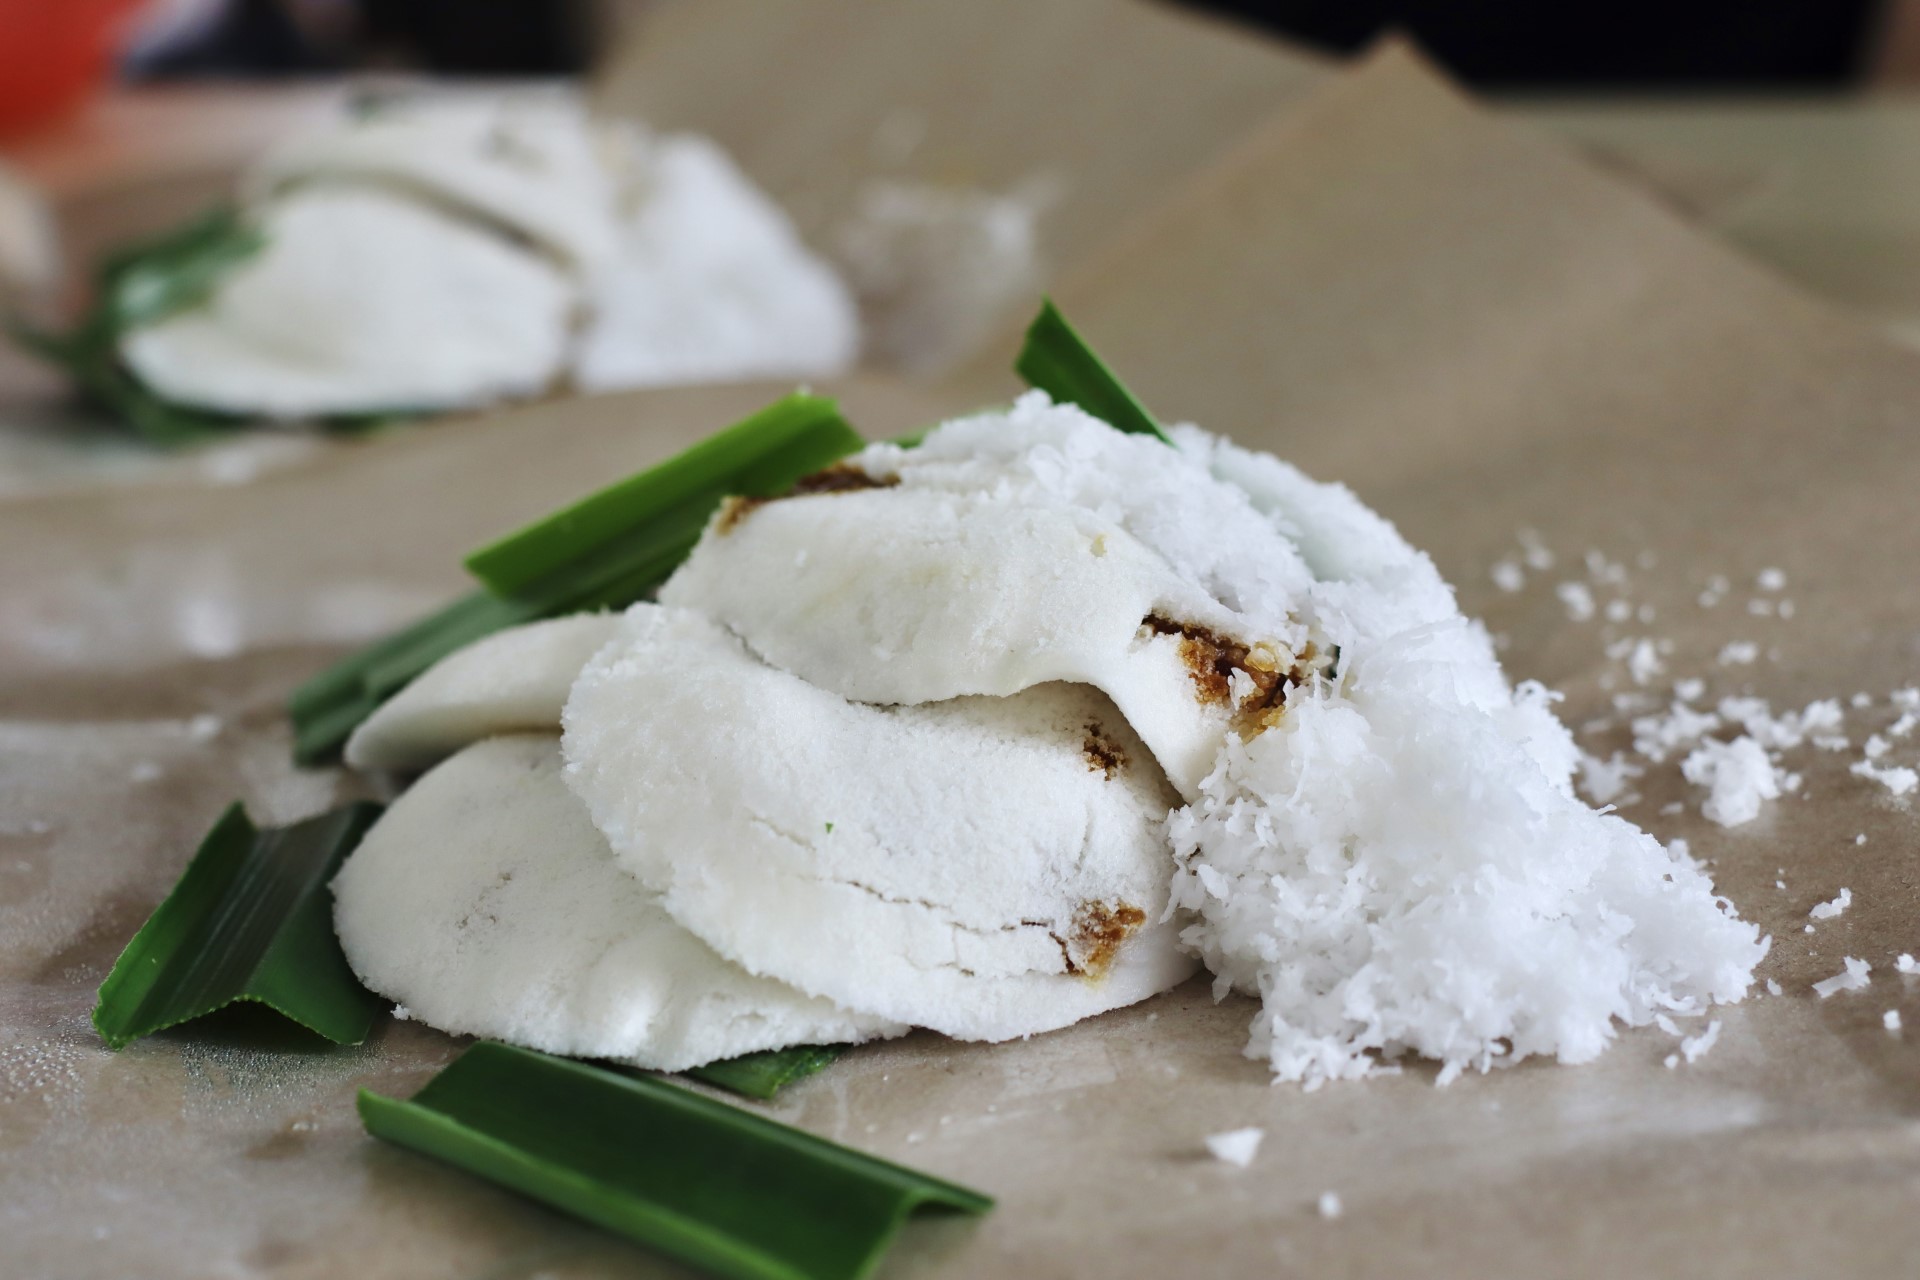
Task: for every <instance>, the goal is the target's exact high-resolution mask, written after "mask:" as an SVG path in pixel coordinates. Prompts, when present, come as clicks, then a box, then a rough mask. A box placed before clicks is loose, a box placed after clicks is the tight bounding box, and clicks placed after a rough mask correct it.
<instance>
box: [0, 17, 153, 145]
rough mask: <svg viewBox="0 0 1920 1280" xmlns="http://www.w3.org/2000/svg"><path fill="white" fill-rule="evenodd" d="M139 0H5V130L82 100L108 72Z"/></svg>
mask: <svg viewBox="0 0 1920 1280" xmlns="http://www.w3.org/2000/svg"><path fill="white" fill-rule="evenodd" d="M141 3H142V0H0V137H7V136H12V135H16V134H20V133H25V132H26V131H28V130H29V129H33V128H35V127H37V126H39V125H42V124H45V123H47V122H48V121H51V120H56V119H58V118H59V117H61V116H63V115H65V114H66V113H67V112H69V111H71V110H72V109H73V108H75V107H77V106H79V105H80V103H81V102H83V101H85V100H86V98H87V97H88V96H89V95H90V94H91V93H92V92H93V90H94V89H95V88H97V87H98V86H99V84H100V82H101V81H102V80H104V79H106V76H107V73H108V72H109V71H110V70H112V67H113V60H114V56H115V55H116V54H117V53H118V52H119V50H120V40H121V37H122V35H123V34H124V31H125V28H126V25H127V20H128V19H129V18H130V17H132V16H133V13H134V11H135V10H137V9H138V8H140V6H141Z"/></svg>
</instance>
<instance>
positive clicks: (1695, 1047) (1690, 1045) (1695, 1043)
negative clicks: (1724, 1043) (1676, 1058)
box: [1680, 1018, 1720, 1066]
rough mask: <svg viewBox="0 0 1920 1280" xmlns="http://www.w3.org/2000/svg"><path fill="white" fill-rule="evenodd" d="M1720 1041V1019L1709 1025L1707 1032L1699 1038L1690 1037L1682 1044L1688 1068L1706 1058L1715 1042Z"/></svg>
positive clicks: (1681, 1049)
mask: <svg viewBox="0 0 1920 1280" xmlns="http://www.w3.org/2000/svg"><path fill="white" fill-rule="evenodd" d="M1719 1039H1720V1019H1718V1018H1715V1019H1714V1020H1713V1021H1712V1022H1709V1023H1708V1024H1707V1029H1706V1030H1705V1031H1702V1032H1701V1033H1700V1034H1699V1035H1697V1036H1688V1037H1687V1038H1686V1039H1685V1040H1682V1041H1681V1042H1680V1053H1681V1056H1683V1057H1685V1058H1686V1060H1687V1065H1688V1066H1692V1065H1693V1064H1694V1063H1696V1062H1698V1061H1700V1059H1702V1058H1704V1057H1706V1056H1707V1050H1709V1049H1711V1048H1713V1046H1714V1044H1715V1042H1716V1041H1718V1040H1719Z"/></svg>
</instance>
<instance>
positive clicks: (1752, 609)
mask: <svg viewBox="0 0 1920 1280" xmlns="http://www.w3.org/2000/svg"><path fill="white" fill-rule="evenodd" d="M1747 612H1748V613H1750V614H1752V615H1753V616H1754V617H1756V618H1771V617H1772V616H1773V601H1771V600H1760V599H1754V600H1749V601H1747Z"/></svg>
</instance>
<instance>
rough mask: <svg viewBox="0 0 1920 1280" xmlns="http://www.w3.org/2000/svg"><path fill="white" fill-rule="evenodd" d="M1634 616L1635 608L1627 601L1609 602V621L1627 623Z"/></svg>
mask: <svg viewBox="0 0 1920 1280" xmlns="http://www.w3.org/2000/svg"><path fill="white" fill-rule="evenodd" d="M1632 616H1633V606H1632V605H1630V604H1628V603H1627V602H1626V601H1625V600H1609V601H1607V621H1608V622H1625V621H1626V620H1627V619H1629V618H1631V617H1632Z"/></svg>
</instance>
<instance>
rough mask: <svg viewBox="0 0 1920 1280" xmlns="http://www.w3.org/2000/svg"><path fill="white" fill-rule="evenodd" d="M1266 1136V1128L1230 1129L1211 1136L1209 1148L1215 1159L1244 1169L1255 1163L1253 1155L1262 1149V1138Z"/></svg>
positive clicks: (1208, 1142)
mask: <svg viewBox="0 0 1920 1280" xmlns="http://www.w3.org/2000/svg"><path fill="white" fill-rule="evenodd" d="M1266 1136H1267V1131H1266V1130H1265V1129H1230V1130H1228V1131H1227V1132H1226V1133H1216V1134H1213V1135H1212V1136H1210V1137H1209V1138H1208V1139H1207V1150H1208V1151H1209V1152H1211V1153H1212V1154H1213V1158H1214V1159H1215V1160H1218V1161H1220V1162H1222V1163H1223V1164H1230V1165H1232V1166H1234V1167H1235V1168H1236V1169H1244V1168H1246V1167H1247V1166H1248V1165H1250V1164H1252V1163H1253V1157H1254V1156H1255V1155H1256V1154H1258V1152H1259V1150H1260V1140H1261V1139H1262V1138H1264V1137H1266Z"/></svg>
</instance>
